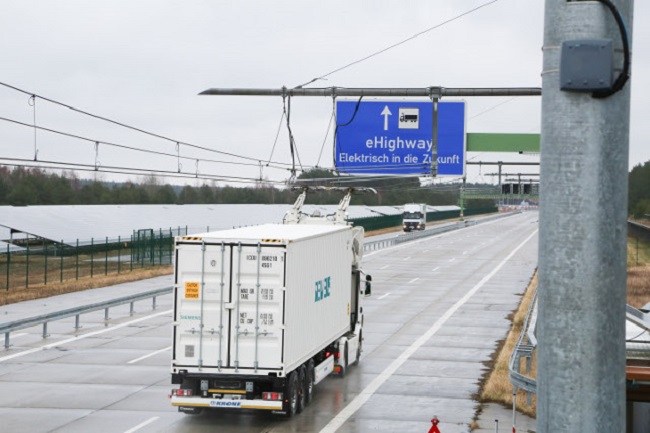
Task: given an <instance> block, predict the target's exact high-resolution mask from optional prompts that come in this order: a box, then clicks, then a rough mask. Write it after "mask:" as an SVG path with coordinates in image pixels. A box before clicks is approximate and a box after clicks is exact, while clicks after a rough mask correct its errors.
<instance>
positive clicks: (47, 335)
mask: <svg viewBox="0 0 650 433" xmlns="http://www.w3.org/2000/svg"><path fill="white" fill-rule="evenodd" d="M49 336H50V334H48V333H47V322H43V338H47V337H49Z"/></svg>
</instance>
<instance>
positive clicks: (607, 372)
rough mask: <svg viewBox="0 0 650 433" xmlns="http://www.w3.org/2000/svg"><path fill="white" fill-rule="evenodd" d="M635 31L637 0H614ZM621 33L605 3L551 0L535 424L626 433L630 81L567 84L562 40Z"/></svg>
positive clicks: (546, 430)
mask: <svg viewBox="0 0 650 433" xmlns="http://www.w3.org/2000/svg"><path fill="white" fill-rule="evenodd" d="M613 3H614V4H615V5H616V6H617V8H618V9H619V10H620V12H621V14H622V16H623V18H624V19H625V21H626V23H627V30H628V37H630V36H631V35H632V26H631V24H632V4H633V1H632V0H613ZM586 38H609V39H611V40H612V41H613V45H614V47H615V49H616V51H615V56H614V62H615V65H616V68H615V72H614V75H615V76H618V74H619V73H620V68H621V66H620V65H622V64H623V58H622V57H623V56H622V54H621V51H622V50H621V47H622V43H621V36H620V34H619V30H618V28H617V26H616V23H615V20H614V19H613V17H612V15H611V13H610V12H609V11H608V10H607V9H606V8H605V7H604V6H603V4H602V3H599V2H595V1H590V2H584V1H581V2H577V1H566V0H546V12H545V23H544V48H543V53H544V71H543V72H542V95H543V97H542V137H541V186H540V189H541V191H540V194H541V200H540V201H541V207H540V209H541V211H540V224H539V226H540V231H539V269H540V273H539V275H540V278H539V286H540V287H542V288H543V290H541V291H540V295H539V300H540V303H539V321H538V330H539V333H538V338H539V348H538V356H539V363H538V372H537V377H538V400H537V405H538V406H537V431H538V432H541V433H551V432H552V433H557V432H590V433H598V432H603V433H605V432H607V433H612V432H624V431H625V286H626V218H627V194H628V188H627V184H628V173H627V171H628V141H629V116H630V83H629V82H628V83H627V85H626V86H625V87H624V88H623V90H622V91H620V92H618V93H616V94H614V95H613V96H610V97H608V98H604V99H594V98H592V97H591V95H590V94H589V93H569V92H563V91H560V80H559V66H560V65H559V61H560V46H561V44H562V42H563V41H565V40H573V39H586Z"/></svg>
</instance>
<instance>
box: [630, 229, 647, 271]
mask: <svg viewBox="0 0 650 433" xmlns="http://www.w3.org/2000/svg"><path fill="white" fill-rule="evenodd" d="M644 265H650V243H648V242H647V241H644V240H641V239H637V238H634V237H631V236H628V238H627V267H628V268H629V267H632V266H644Z"/></svg>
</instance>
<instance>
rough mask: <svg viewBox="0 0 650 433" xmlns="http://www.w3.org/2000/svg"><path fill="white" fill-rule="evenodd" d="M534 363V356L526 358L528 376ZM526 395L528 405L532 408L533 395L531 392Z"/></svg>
mask: <svg viewBox="0 0 650 433" xmlns="http://www.w3.org/2000/svg"><path fill="white" fill-rule="evenodd" d="M532 363H533V354H532V353H531V354H530V355H528V356H526V374H529V373H530V369H531V366H532ZM525 394H526V404H527V405H528V406H530V405H531V404H532V403H533V394H532V393H531V392H525Z"/></svg>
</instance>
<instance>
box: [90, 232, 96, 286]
mask: <svg viewBox="0 0 650 433" xmlns="http://www.w3.org/2000/svg"><path fill="white" fill-rule="evenodd" d="M94 257H95V238H90V278H92V277H93V274H94V271H95V266H94V260H93V259H94Z"/></svg>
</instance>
